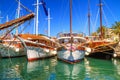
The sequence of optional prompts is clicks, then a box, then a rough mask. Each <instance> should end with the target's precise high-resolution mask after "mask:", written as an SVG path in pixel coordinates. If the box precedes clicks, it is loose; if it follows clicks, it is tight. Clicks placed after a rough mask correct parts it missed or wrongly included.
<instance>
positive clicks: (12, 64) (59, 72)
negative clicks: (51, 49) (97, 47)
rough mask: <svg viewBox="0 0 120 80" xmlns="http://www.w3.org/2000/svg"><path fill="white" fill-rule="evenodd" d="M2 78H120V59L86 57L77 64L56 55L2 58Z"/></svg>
mask: <svg viewBox="0 0 120 80" xmlns="http://www.w3.org/2000/svg"><path fill="white" fill-rule="evenodd" d="M0 80H120V59H112V60H100V59H93V58H85V59H84V60H83V61H81V62H79V63H77V64H67V63H64V62H62V61H57V58H56V57H54V58H50V59H45V60H38V61H34V62H27V59H26V57H25V58H12V59H0Z"/></svg>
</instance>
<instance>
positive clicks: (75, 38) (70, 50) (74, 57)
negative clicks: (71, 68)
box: [57, 0, 86, 64]
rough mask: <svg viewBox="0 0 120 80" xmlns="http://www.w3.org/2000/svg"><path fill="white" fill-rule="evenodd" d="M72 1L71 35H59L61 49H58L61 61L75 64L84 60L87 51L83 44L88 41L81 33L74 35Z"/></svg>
mask: <svg viewBox="0 0 120 80" xmlns="http://www.w3.org/2000/svg"><path fill="white" fill-rule="evenodd" d="M71 14H72V0H70V33H59V34H58V42H59V43H60V45H61V46H60V47H59V48H58V49H57V57H58V59H59V60H62V61H64V62H67V63H70V64H74V63H76V62H79V61H81V60H82V59H84V55H85V50H84V47H81V44H82V43H84V42H85V41H86V40H85V38H84V37H83V36H81V34H79V33H72V15H71Z"/></svg>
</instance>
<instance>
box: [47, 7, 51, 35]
mask: <svg viewBox="0 0 120 80" xmlns="http://www.w3.org/2000/svg"><path fill="white" fill-rule="evenodd" d="M51 19H52V18H50V8H48V18H47V20H48V36H50V20H51Z"/></svg>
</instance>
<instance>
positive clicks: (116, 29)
mask: <svg viewBox="0 0 120 80" xmlns="http://www.w3.org/2000/svg"><path fill="white" fill-rule="evenodd" d="M112 29H113V31H112V33H114V34H116V35H118V37H119V41H120V22H115V24H113V25H112Z"/></svg>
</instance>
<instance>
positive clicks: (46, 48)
mask: <svg viewBox="0 0 120 80" xmlns="http://www.w3.org/2000/svg"><path fill="white" fill-rule="evenodd" d="M19 37H20V38H21V39H22V40H23V43H24V45H25V47H26V51H27V59H28V61H34V60H39V59H44V58H49V57H53V56H56V55H57V52H56V47H57V45H58V44H57V43H56V42H54V41H52V40H50V39H49V38H46V37H45V36H40V35H38V36H36V35H34V34H20V35H19Z"/></svg>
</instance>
